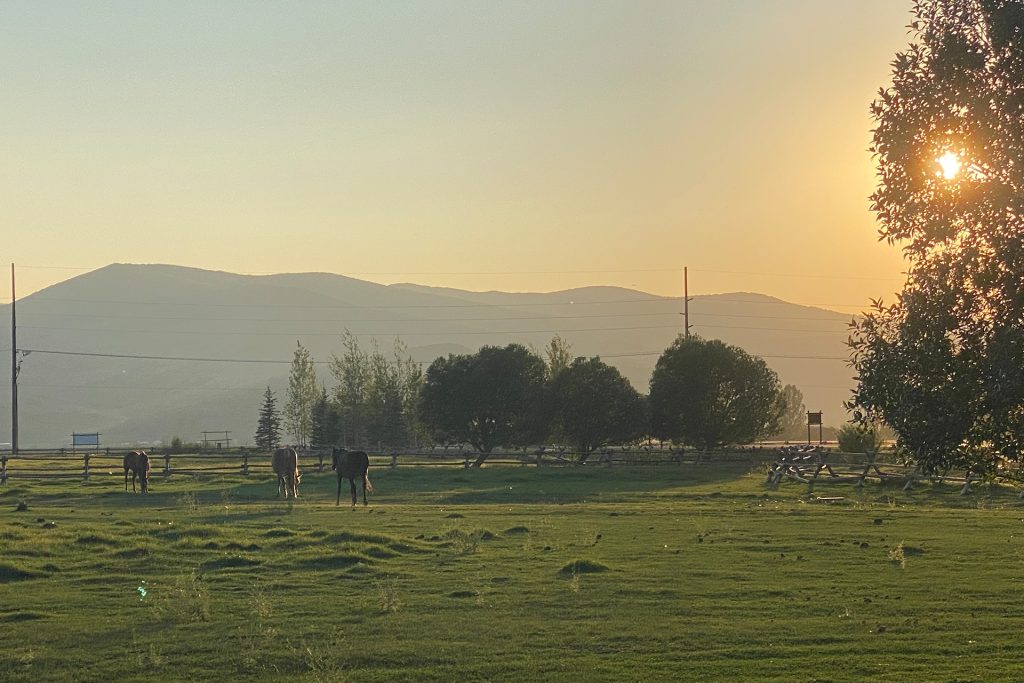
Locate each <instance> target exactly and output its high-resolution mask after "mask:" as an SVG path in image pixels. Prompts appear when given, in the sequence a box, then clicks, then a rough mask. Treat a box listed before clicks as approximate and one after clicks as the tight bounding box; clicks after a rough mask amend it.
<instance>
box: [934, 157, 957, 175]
mask: <svg viewBox="0 0 1024 683" xmlns="http://www.w3.org/2000/svg"><path fill="white" fill-rule="evenodd" d="M936 161H938V162H939V166H941V167H942V171H941V173H942V177H943V178H945V179H946V180H952V179H953V178H955V177H956V175H957V174H958V173H959V172H960V158H959V157H957V155H956V154H954V153H953V152H946V153H945V154H943V155H942V156H941V157H939V158H938V159H936Z"/></svg>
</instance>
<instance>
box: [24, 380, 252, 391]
mask: <svg viewBox="0 0 1024 683" xmlns="http://www.w3.org/2000/svg"><path fill="white" fill-rule="evenodd" d="M18 386H19V387H27V388H30V389H101V390H105V391H106V390H110V391H245V392H258V391H265V390H266V387H154V386H150V385H148V384H147V385H120V386H104V385H101V384H25V383H24V382H19V383H18Z"/></svg>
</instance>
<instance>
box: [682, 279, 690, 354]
mask: <svg viewBox="0 0 1024 683" xmlns="http://www.w3.org/2000/svg"><path fill="white" fill-rule="evenodd" d="M683 338H684V339H689V338H690V278H689V274H688V273H687V267H686V266H683Z"/></svg>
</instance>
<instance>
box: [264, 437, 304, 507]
mask: <svg viewBox="0 0 1024 683" xmlns="http://www.w3.org/2000/svg"><path fill="white" fill-rule="evenodd" d="M271 465H272V467H273V469H274V474H276V475H277V495H279V496H284V497H285V498H287V497H288V492H289V490H290V491H291V494H292V498H298V497H299V481H300V480H301V479H302V476H301V475H300V474H299V454H298V453H296V452H295V449H294V448H278V449H277V450H276V451H274V457H273V459H272V460H271Z"/></svg>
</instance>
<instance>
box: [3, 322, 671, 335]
mask: <svg viewBox="0 0 1024 683" xmlns="http://www.w3.org/2000/svg"><path fill="white" fill-rule="evenodd" d="M18 327H19V328H20V329H23V330H50V331H72V332H126V333H130V334H159V335H167V334H183V335H188V336H195V335H206V336H214V337H216V336H225V335H241V336H246V337H297V336H301V337H336V336H338V335H340V334H341V332H295V331H292V332H243V331H235V330H229V331H225V332H215V331H211V330H115V329H109V328H97V327H37V326H33V325H19V326H18ZM678 327H679V326H678V325H637V326H632V327H579V328H572V329H566V328H559V329H546V330H463V331H459V332H458V334H460V335H463V334H466V335H469V334H474V335H475V334H484V335H486V334H549V333H552V332H553V333H560V332H625V331H632V330H674V329H678ZM451 334H452V331H451V330H441V331H437V332H353V333H352V336H353V337H401V336H402V335H406V336H410V337H420V336H428V335H429V336H437V335H443V336H450V335H451Z"/></svg>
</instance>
